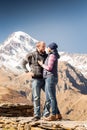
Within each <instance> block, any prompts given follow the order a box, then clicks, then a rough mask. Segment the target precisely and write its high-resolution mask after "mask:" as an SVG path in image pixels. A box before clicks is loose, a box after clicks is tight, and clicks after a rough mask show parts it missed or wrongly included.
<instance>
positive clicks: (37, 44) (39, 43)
mask: <svg viewBox="0 0 87 130" xmlns="http://www.w3.org/2000/svg"><path fill="white" fill-rule="evenodd" d="M41 44H45V42H44V41H39V42H37V43H36V48H38V47H39V46H40V45H41Z"/></svg>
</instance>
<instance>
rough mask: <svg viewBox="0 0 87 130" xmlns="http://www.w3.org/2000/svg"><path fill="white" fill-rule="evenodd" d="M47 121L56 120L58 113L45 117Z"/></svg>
mask: <svg viewBox="0 0 87 130" xmlns="http://www.w3.org/2000/svg"><path fill="white" fill-rule="evenodd" d="M44 120H45V121H55V120H56V115H50V116H48V117H44Z"/></svg>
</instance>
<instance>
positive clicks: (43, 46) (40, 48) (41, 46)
mask: <svg viewBox="0 0 87 130" xmlns="http://www.w3.org/2000/svg"><path fill="white" fill-rule="evenodd" d="M45 47H46V46H45V43H41V44H40V45H39V47H38V49H39V52H41V53H43V52H45Z"/></svg>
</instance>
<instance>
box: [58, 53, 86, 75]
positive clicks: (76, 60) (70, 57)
mask: <svg viewBox="0 0 87 130" xmlns="http://www.w3.org/2000/svg"><path fill="white" fill-rule="evenodd" d="M60 55H61V57H60V61H66V62H68V63H69V64H71V65H72V66H74V67H75V68H77V69H78V70H79V71H80V72H81V73H82V74H83V75H84V76H86V77H87V54H70V53H65V52H60Z"/></svg>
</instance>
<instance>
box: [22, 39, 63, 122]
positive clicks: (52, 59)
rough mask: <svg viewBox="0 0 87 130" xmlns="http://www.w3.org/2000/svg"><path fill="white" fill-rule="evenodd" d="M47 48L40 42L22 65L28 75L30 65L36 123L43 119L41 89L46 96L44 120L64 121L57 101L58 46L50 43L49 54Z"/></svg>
mask: <svg viewBox="0 0 87 130" xmlns="http://www.w3.org/2000/svg"><path fill="white" fill-rule="evenodd" d="M45 48H46V44H45V43H44V42H43V41H40V42H38V43H37V44H36V50H35V52H32V53H29V54H28V55H27V56H26V58H25V59H24V60H23V63H22V65H23V68H24V69H25V72H26V73H27V72H29V71H28V70H27V68H26V64H27V63H29V66H30V68H31V72H32V73H31V74H32V96H33V104H34V118H33V119H32V120H34V121H37V120H40V118H41V112H40V94H41V89H42V90H43V91H44V92H45V95H46V102H45V106H44V111H43V119H44V120H46V121H55V120H61V119H62V116H61V113H60V111H59V108H58V105H57V100H56V85H57V82H58V70H57V68H58V59H59V57H60V56H59V54H58V51H57V48H58V46H57V44H56V43H54V42H52V43H50V44H49V45H48V47H47V53H46V52H45ZM50 109H51V111H50Z"/></svg>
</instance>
